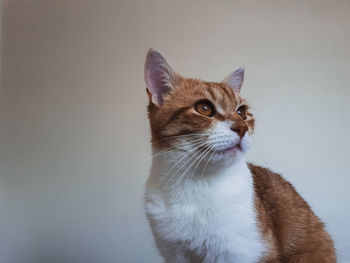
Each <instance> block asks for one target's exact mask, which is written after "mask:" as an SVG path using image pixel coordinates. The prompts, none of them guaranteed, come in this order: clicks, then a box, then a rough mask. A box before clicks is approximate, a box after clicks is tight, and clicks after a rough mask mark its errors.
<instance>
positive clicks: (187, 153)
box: [161, 142, 206, 180]
mask: <svg viewBox="0 0 350 263" xmlns="http://www.w3.org/2000/svg"><path fill="white" fill-rule="evenodd" d="M205 143H206V142H202V143H201V144H199V145H197V146H196V147H195V148H193V149H191V150H190V151H189V152H185V153H184V155H183V157H182V158H181V159H180V160H178V161H177V162H176V163H175V164H174V165H173V166H172V167H171V168H170V169H169V170H168V172H167V173H166V174H165V175H163V177H162V178H161V180H162V179H163V178H166V177H167V176H168V175H169V174H170V172H171V171H172V170H173V169H174V168H175V167H176V166H177V165H178V164H179V163H180V162H181V161H182V160H184V159H185V158H186V157H187V155H189V154H191V153H192V152H194V151H195V150H196V149H198V148H200V147H202V146H204V145H205ZM192 157H193V156H192ZM192 157H191V158H192ZM191 158H190V159H189V160H191ZM189 160H187V161H186V162H185V164H186V163H187V162H188V161H189ZM183 166H184V165H182V166H181V167H180V169H181V168H182V167H183ZM175 174H176V173H175ZM173 176H174V175H171V176H170V177H171V178H173Z"/></svg>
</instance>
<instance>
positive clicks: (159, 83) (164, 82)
mask: <svg viewBox="0 0 350 263" xmlns="http://www.w3.org/2000/svg"><path fill="white" fill-rule="evenodd" d="M176 78H177V76H176V73H175V72H174V71H173V70H172V68H171V66H170V65H169V64H168V62H167V61H166V59H165V58H164V57H163V56H162V54H160V53H159V52H158V51H156V50H153V49H150V50H149V51H148V53H147V57H146V61H145V83H146V86H147V89H148V91H149V92H147V93H148V96H149V97H150V96H151V98H150V99H151V101H152V99H153V100H154V101H155V102H156V103H157V104H158V105H162V104H163V97H164V96H165V95H166V94H168V93H170V91H171V89H173V88H174V87H175V84H176V83H177V79H176Z"/></svg>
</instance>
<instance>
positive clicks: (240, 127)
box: [231, 122, 248, 138]
mask: <svg viewBox="0 0 350 263" xmlns="http://www.w3.org/2000/svg"><path fill="white" fill-rule="evenodd" d="M231 130H232V131H234V132H237V134H238V135H239V137H241V138H242V137H243V136H244V134H245V133H246V132H247V131H248V126H247V125H246V124H245V123H241V122H238V123H235V124H233V125H232V126H231Z"/></svg>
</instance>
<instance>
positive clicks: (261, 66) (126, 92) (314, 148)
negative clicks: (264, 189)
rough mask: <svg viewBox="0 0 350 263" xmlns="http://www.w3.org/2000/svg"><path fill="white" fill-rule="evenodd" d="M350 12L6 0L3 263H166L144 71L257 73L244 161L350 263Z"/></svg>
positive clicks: (232, 4) (345, 6) (322, 6)
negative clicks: (151, 191) (149, 183)
mask: <svg viewBox="0 0 350 263" xmlns="http://www.w3.org/2000/svg"><path fill="white" fill-rule="evenodd" d="M349 14H350V2H349V1H348V0H337V1H319V0H307V1H225V0H219V1H199V0H196V1H170V0H168V1H161V0H159V1H155V0H152V1H141V0H140V1H126V0H125V1H107V0H104V1H92V0H72V1H68V0H65V1H59V0H52V1H46V0H22V1H21V0H11V1H10V0H5V1H4V3H3V16H2V30H1V31H2V37H1V41H2V44H1V47H2V63H1V68H2V76H1V80H2V83H1V90H0V103H1V114H0V117H1V124H2V125H1V132H0V136H1V138H0V142H1V147H0V164H1V167H0V173H1V177H0V207H1V212H0V214H1V216H0V219H1V223H0V231H1V235H0V242H1V244H0V247H1V249H0V262H2V263H8V262H11V263H12V262H16V263H22V262H23V263H31V262H33V263H38V262H39V263H40V262H50V263H55V262H57V263H58V262H60V263H62V262H64V263H65V262H84V263H88V262H106V263H107V262H108V263H109V262H110V263H112V262H122V263H127V262H161V259H160V257H159V255H158V253H157V250H156V248H155V245H154V243H153V238H152V235H151V231H150V228H149V226H148V224H147V221H146V219H145V217H144V211H143V200H142V198H143V192H144V183H145V181H146V178H147V176H148V172H149V168H150V161H151V159H150V145H149V138H150V133H149V127H148V121H147V117H146V104H147V96H146V93H145V85H144V81H143V63H144V58H145V55H146V52H147V49H148V48H151V47H153V48H156V49H158V50H160V51H161V52H162V53H163V54H164V55H165V56H166V57H167V58H168V60H169V62H170V63H171V64H172V66H173V67H174V69H175V70H176V71H178V72H179V73H181V74H183V75H184V76H189V77H198V78H202V79H204V80H210V81H221V80H222V78H223V77H224V76H225V75H226V74H228V73H229V72H231V71H233V70H234V69H236V68H238V67H240V66H244V67H245V68H246V81H245V84H244V86H243V90H242V95H243V96H245V97H246V98H247V99H248V101H249V102H250V104H251V105H252V107H253V111H254V113H255V116H256V120H257V124H256V134H255V143H254V146H253V148H252V150H251V151H250V152H249V160H254V161H255V162H256V163H258V164H262V165H265V166H269V167H271V168H272V169H273V170H274V171H277V172H281V173H282V174H283V176H284V177H285V178H287V179H288V180H290V181H291V182H292V183H293V184H294V186H295V187H296V188H297V190H298V191H299V193H300V194H301V195H302V196H303V197H304V198H305V199H306V200H307V201H308V202H309V203H310V205H311V206H312V208H313V209H314V211H315V212H316V213H317V214H318V215H319V216H320V217H321V218H322V220H323V221H324V222H325V223H326V224H327V229H328V230H329V232H330V233H331V235H332V236H333V238H334V240H335V244H336V248H337V251H338V255H339V262H350V245H349V244H350V228H349V222H350V212H349V205H348V204H349V202H350V194H349V189H348V188H349V183H350V179H349V165H348V164H349V152H348V149H349V147H350V140H349V137H348V136H349V132H350V124H349V115H350V106H349V99H350V80H349V76H350V34H349V28H350V16H349Z"/></svg>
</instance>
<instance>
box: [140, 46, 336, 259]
mask: <svg viewBox="0 0 350 263" xmlns="http://www.w3.org/2000/svg"><path fill="white" fill-rule="evenodd" d="M243 79H244V70H243V69H238V70H236V71H234V72H233V73H232V74H229V75H228V76H227V77H226V78H225V79H224V80H223V81H222V82H220V83H214V82H205V81H202V80H199V79H188V78H184V77H182V76H180V75H179V74H177V73H175V72H174V71H173V70H172V68H171V67H170V65H169V64H168V62H167V61H166V59H165V58H164V57H163V56H162V55H161V54H160V53H159V52H157V51H154V50H150V51H149V52H148V54H147V58H146V63H145V82H146V86H147V89H146V91H147V94H148V96H149V105H148V114H149V120H150V126H151V133H152V148H153V161H152V168H151V174H150V177H149V179H148V181H147V184H146V193H145V209H146V214H147V217H148V219H149V222H150V225H151V228H152V231H153V235H154V238H155V241H156V244H157V247H158V249H159V251H160V253H161V255H162V257H163V258H164V260H165V262H179V263H180V262H184V263H186V262H203V263H204V262H205V263H222V262H225V263H231V262H235V263H237V262H238V263H246V262H271V263H272V262H286V263H288V262H306V263H309V262H315V263H322V262H336V256H335V251H334V246H333V242H332V240H331V238H330V236H329V235H328V233H327V232H326V231H325V229H324V225H323V223H322V222H321V221H320V220H319V218H318V217H317V216H316V215H315V214H314V213H313V212H312V211H311V209H310V207H309V206H308V204H307V203H306V202H305V201H304V200H303V198H302V197H301V196H300V195H299V194H298V193H297V192H296V191H295V189H294V188H293V186H292V185H291V184H290V183H288V182H287V181H286V180H284V179H283V178H282V177H281V176H280V175H278V174H276V173H273V172H272V171H270V170H268V169H267V168H263V167H258V166H255V165H253V164H248V163H247V162H246V161H245V159H244V153H245V152H246V151H247V150H248V149H249V147H250V146H251V136H252V134H253V131H254V118H253V115H252V114H251V113H250V111H249V106H248V104H247V102H246V101H245V100H244V99H243V98H242V97H241V96H240V89H241V86H242V83H243Z"/></svg>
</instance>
